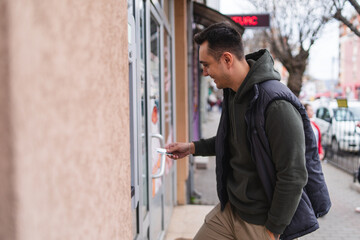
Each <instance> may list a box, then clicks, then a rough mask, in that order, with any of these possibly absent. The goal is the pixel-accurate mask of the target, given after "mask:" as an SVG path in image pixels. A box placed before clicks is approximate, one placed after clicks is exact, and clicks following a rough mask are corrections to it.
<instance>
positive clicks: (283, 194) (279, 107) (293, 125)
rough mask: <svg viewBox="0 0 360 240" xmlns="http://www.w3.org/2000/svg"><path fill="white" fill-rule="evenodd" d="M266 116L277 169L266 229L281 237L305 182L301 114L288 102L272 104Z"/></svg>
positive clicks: (305, 172) (280, 101) (281, 101)
mask: <svg viewBox="0 0 360 240" xmlns="http://www.w3.org/2000/svg"><path fill="white" fill-rule="evenodd" d="M265 117H266V120H265V121H266V122H265V131H266V134H267V136H268V139H269V144H270V148H271V154H272V160H273V162H274V165H275V169H276V185H275V190H274V195H273V199H272V203H271V207H270V210H269V212H268V220H267V222H266V224H265V226H266V228H267V229H269V230H270V231H271V232H273V233H275V234H276V233H277V234H281V233H282V232H283V231H284V230H285V228H286V226H287V225H288V224H290V222H291V219H292V217H293V216H294V214H295V211H296V209H297V206H298V204H299V201H300V198H301V194H302V189H303V187H304V186H305V184H306V182H307V170H306V160H305V133H304V127H303V122H302V119H301V116H300V113H299V112H298V111H297V109H296V108H295V107H294V106H293V105H292V104H291V103H289V102H287V101H284V100H278V101H274V102H273V103H271V105H270V106H269V108H268V110H267V112H266V116H265Z"/></svg>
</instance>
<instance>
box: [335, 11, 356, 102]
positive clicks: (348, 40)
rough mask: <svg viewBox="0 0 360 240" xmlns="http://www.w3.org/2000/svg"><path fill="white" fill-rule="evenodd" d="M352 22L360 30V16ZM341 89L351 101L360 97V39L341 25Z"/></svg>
mask: <svg viewBox="0 0 360 240" xmlns="http://www.w3.org/2000/svg"><path fill="white" fill-rule="evenodd" d="M351 22H352V23H353V24H354V25H355V26H356V27H357V28H358V29H359V27H360V24H359V23H360V16H355V17H353V18H352V19H351ZM339 70H340V71H339V75H340V76H339V79H340V87H341V88H342V92H343V96H344V97H346V98H349V99H359V97H360V38H359V37H358V36H356V35H355V34H354V33H353V32H351V30H350V29H349V28H348V27H347V26H345V25H344V24H340V68H339Z"/></svg>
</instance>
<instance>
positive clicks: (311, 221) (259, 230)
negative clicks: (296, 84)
mask: <svg viewBox="0 0 360 240" xmlns="http://www.w3.org/2000/svg"><path fill="white" fill-rule="evenodd" d="M195 42H196V43H197V44H199V45H200V49H199V60H200V63H201V64H202V65H203V74H204V75H205V76H210V77H212V78H213V80H214V82H215V83H216V86H217V88H219V89H223V90H224V100H223V111H222V115H221V120H220V123H219V127H218V132H217V134H216V136H215V137H212V138H209V139H201V140H200V141H196V142H191V143H172V144H169V145H168V146H167V147H166V148H167V151H168V152H170V153H173V158H174V159H179V158H183V157H185V156H187V155H189V154H194V155H202V156H209V155H216V177H217V191H218V196H219V200H220V203H219V204H218V205H217V206H216V207H215V208H214V209H213V210H212V211H211V212H210V213H209V214H208V215H207V216H206V217H205V222H204V224H203V226H202V227H201V228H200V230H199V231H198V233H197V235H196V236H195V238H194V240H205V239H206V240H211V239H213V240H215V239H216V240H222V239H279V238H280V235H281V234H283V235H282V239H293V238H296V237H299V236H302V235H304V234H306V233H309V232H311V231H314V230H315V229H317V228H318V223H317V221H316V216H317V215H319V216H320V215H323V214H325V213H326V212H327V211H328V209H329V207H330V205H329V204H330V201H328V202H327V201H326V200H325V201H322V200H320V199H321V197H320V198H319V201H321V204H322V205H323V206H324V205H326V209H321V210H320V211H318V210H316V213H314V212H313V210H312V209H311V207H309V206H311V205H312V204H314V203H313V202H311V203H310V200H311V199H310V200H309V198H308V197H307V196H304V195H306V194H305V193H304V192H305V191H304V190H303V188H304V186H305V185H306V183H307V180H308V173H307V162H308V161H307V159H305V155H307V156H310V155H311V157H310V158H312V157H314V158H316V157H317V158H318V155H317V151H316V141H315V139H311V137H309V136H308V135H309V134H308V133H309V132H310V131H312V129H311V125H310V123H309V120H308V118H307V117H305V116H306V112H305V109H304V108H303V106H302V105H301V103H300V102H299V101H298V100H297V98H296V97H295V96H294V95H293V94H292V93H291V92H290V90H289V89H288V88H286V86H284V85H283V84H281V83H280V82H279V80H280V75H279V74H278V72H277V71H275V70H274V67H273V64H274V62H273V59H272V57H271V55H270V53H269V52H268V51H267V50H260V51H258V52H256V53H253V54H249V55H247V56H246V57H245V56H244V50H243V45H242V40H241V35H240V34H239V33H238V32H237V31H236V30H235V29H234V28H232V27H231V26H230V25H229V24H226V23H217V24H214V25H211V26H209V27H208V28H206V29H205V30H204V31H202V32H200V33H198V34H197V35H195ZM306 119H307V122H306ZM311 133H312V132H311ZM312 136H314V134H313V133H312ZM313 162H315V161H312V162H311V164H313ZM317 162H318V163H319V161H318V160H317ZM314 169H315V172H319V167H318V165H316V166H315V167H314ZM320 173H321V166H320ZM309 174H311V176H312V175H313V170H311V173H310V172H309ZM321 177H322V175H321ZM321 177H320V180H319V181H317V182H320V183H323V184H320V185H321V186H316V188H318V190H319V187H320V189H321V190H320V191H322V192H326V193H327V188H326V185H325V183H324V181H323V178H321ZM310 190H313V188H311V189H310ZM325 195H326V194H325ZM327 196H328V195H327ZM318 197H319V196H316V198H318ZM316 201H317V200H316ZM324 202H325V204H324ZM299 203H300V204H299ZM315 205H316V203H315ZM299 209H300V210H299ZM295 212H300V213H301V214H300V217H294V214H295ZM315 214H316V216H315ZM296 215H299V214H296ZM308 216H310V217H308ZM294 219H295V221H294ZM304 219H305V220H306V221H307V222H308V223H306V224H305V223H302V222H303V221H304ZM299 221H301V224H300V223H299ZM290 223H291V224H290ZM289 225H290V226H289ZM294 225H295V227H294ZM285 229H287V230H286V232H285V233H284V231H285Z"/></svg>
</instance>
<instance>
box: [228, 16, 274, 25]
mask: <svg viewBox="0 0 360 240" xmlns="http://www.w3.org/2000/svg"><path fill="white" fill-rule="evenodd" d="M228 16H229V17H230V18H231V19H232V20H233V21H234V22H236V23H238V24H240V25H241V26H243V27H270V14H268V13H266V14H247V15H228Z"/></svg>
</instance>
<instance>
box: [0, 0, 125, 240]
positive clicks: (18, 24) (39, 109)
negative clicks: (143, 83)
mask: <svg viewBox="0 0 360 240" xmlns="http://www.w3.org/2000/svg"><path fill="white" fill-rule="evenodd" d="M4 6H7V7H4ZM0 12H1V13H5V15H2V14H0V15H1V16H0V27H1V28H0V34H1V36H2V37H1V40H0V53H1V55H0V79H1V80H0V84H1V86H0V89H1V90H0V100H1V101H0V105H1V108H0V109H1V110H0V118H1V119H0V121H1V123H0V133H1V134H0V136H1V137H0V146H1V148H0V162H1V169H2V170H1V175H0V176H1V179H0V180H1V181H0V188H1V189H4V190H2V191H1V192H0V193H1V195H0V201H1V203H0V206H1V208H0V210H1V212H0V221H1V222H0V238H1V239H9V240H11V239H18V240H20V239H21V240H22V239H36V240H41V239H46V240H49V239H121V240H123V239H131V238H132V237H131V220H130V219H131V214H130V211H131V206H130V147H129V144H130V143H129V142H130V141H129V96H128V93H129V90H128V89H129V87H128V62H127V7H126V1H125V0H101V1H99V0H92V1H89V0H79V1H70V0H67V1H55V0H48V1H43V0H27V1H21V0H0ZM3 34H4V35H3ZM3 52H5V53H7V54H5V55H3V54H2V53H3ZM3 107H4V108H3ZM3 133H5V134H6V135H5V137H4V135H3ZM6 136H8V137H6ZM3 169H6V171H5V170H3ZM3 172H5V173H6V174H4V175H3ZM3 187H4V188H3ZM14 199H15V201H14ZM3 209H8V210H7V211H6V212H4V211H3ZM5 220H9V222H8V223H5V226H4V225H3V224H4V221H5ZM1 234H3V236H5V237H6V238H2V237H3V236H2V235H1Z"/></svg>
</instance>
